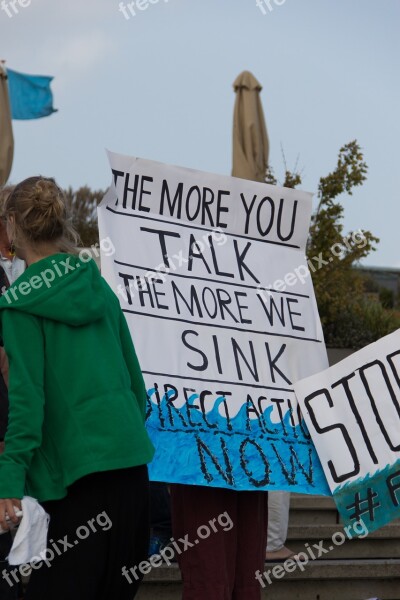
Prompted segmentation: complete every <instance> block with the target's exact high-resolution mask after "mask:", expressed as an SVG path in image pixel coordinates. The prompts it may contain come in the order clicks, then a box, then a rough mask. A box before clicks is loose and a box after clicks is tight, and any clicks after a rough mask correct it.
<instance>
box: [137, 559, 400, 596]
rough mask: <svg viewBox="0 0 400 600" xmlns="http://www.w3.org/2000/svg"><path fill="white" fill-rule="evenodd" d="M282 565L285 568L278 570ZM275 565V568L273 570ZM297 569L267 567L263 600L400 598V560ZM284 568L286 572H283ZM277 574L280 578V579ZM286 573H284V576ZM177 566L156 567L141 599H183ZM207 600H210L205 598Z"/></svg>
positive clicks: (340, 562)
mask: <svg viewBox="0 0 400 600" xmlns="http://www.w3.org/2000/svg"><path fill="white" fill-rule="evenodd" d="M276 567H281V570H279V569H276ZM274 568H275V571H273V569H274ZM303 569H304V570H301V569H299V568H298V569H296V570H295V571H294V572H291V573H289V572H285V571H284V570H283V567H282V565H275V566H274V565H268V564H266V566H265V573H266V575H267V578H268V579H269V581H270V583H269V582H268V579H265V580H264V582H263V583H264V585H265V588H263V596H262V597H263V599H265V600H267V599H268V600H270V599H271V598H273V599H274V600H339V599H340V600H366V599H367V598H372V597H377V598H379V599H380V600H400V560H399V559H396V560H356V561H352V562H351V563H349V561H346V560H335V561H326V560H315V561H312V562H310V563H308V565H306V566H304V567H303ZM282 570H283V573H282ZM274 573H275V575H278V577H280V578H279V579H277V578H276V577H275V576H274ZM282 575H283V576H282ZM181 594H182V585H181V577H180V572H179V569H178V567H177V565H171V566H170V567H166V566H165V567H159V568H158V569H153V570H152V571H151V572H150V573H149V575H147V576H146V577H145V579H144V582H143V584H142V586H141V588H140V590H139V593H138V595H137V596H136V599H137V600H180V599H181ZM204 600H207V599H204Z"/></svg>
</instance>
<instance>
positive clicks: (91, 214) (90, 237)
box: [65, 186, 105, 247]
mask: <svg viewBox="0 0 400 600" xmlns="http://www.w3.org/2000/svg"><path fill="white" fill-rule="evenodd" d="M104 194H105V192H104V191H103V190H97V191H92V190H91V189H90V188H89V187H87V186H84V187H81V188H79V189H78V190H76V191H73V190H72V188H71V187H69V188H68V189H67V190H65V196H66V200H67V207H68V209H69V212H70V214H71V215H72V222H73V224H74V226H75V228H76V230H77V231H78V233H79V236H80V238H81V242H82V246H84V247H89V246H92V245H95V244H98V243H99V230H98V225H97V205H98V204H99V203H100V201H101V200H102V199H103V196H104Z"/></svg>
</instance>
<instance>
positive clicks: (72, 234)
mask: <svg viewBox="0 0 400 600" xmlns="http://www.w3.org/2000/svg"><path fill="white" fill-rule="evenodd" d="M2 213H3V215H2V216H3V218H4V217H6V218H7V217H8V216H9V215H10V214H13V215H14V219H15V236H14V240H13V242H14V244H15V245H21V242H22V244H23V242H24V241H28V243H29V244H31V245H32V246H36V245H38V244H41V243H49V242H53V243H56V244H57V245H58V246H59V248H60V251H61V252H76V246H77V245H78V243H79V236H78V234H77V232H76V231H75V229H74V227H73V225H72V223H71V219H70V218H69V215H68V212H67V206H66V201H65V195H64V192H63V191H62V190H61V188H59V187H58V185H57V184H56V182H55V181H54V179H52V178H47V177H41V176H38V177H28V179H24V181H21V183H19V184H18V185H16V186H15V187H14V189H12V190H11V191H10V193H9V195H8V197H7V198H6V200H5V204H4V208H3V211H2Z"/></svg>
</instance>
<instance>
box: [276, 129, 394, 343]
mask: <svg viewBox="0 0 400 600" xmlns="http://www.w3.org/2000/svg"><path fill="white" fill-rule="evenodd" d="M366 174H367V165H366V163H365V162H364V157H363V154H362V151H361V148H360V146H359V144H358V143H357V141H356V140H354V141H352V142H350V143H348V144H346V145H345V146H343V147H342V148H341V149H340V151H339V156H338V160H337V164H336V167H335V169H334V170H333V171H332V172H331V173H329V174H328V175H327V176H326V177H321V179H320V181H319V185H318V207H317V210H316V211H315V213H314V214H313V215H312V218H311V226H310V235H309V239H308V244H307V255H308V259H309V264H311V265H315V264H318V261H317V258H318V257H320V258H323V259H324V263H323V267H322V268H319V269H315V270H313V269H311V271H312V278H313V283H314V290H315V295H316V299H317V304H318V310H319V314H320V318H321V323H322V327H323V329H324V334H325V341H326V343H327V344H328V345H338V346H345V347H349V346H350V347H355V348H357V347H361V346H363V345H366V344H368V343H371V342H372V341H375V340H376V339H379V338H380V337H382V336H383V335H386V334H387V333H390V331H393V330H394V329H395V328H396V327H398V322H397V319H395V318H394V317H393V315H391V314H388V313H387V311H385V310H384V309H383V308H382V307H381V306H380V305H377V306H376V305H375V306H372V303H371V302H370V301H368V299H367V298H366V296H365V293H364V278H363V276H362V274H361V273H359V272H358V271H357V270H356V269H355V268H354V267H355V266H356V265H357V263H358V262H359V261H360V260H361V259H362V258H365V257H366V256H368V254H369V253H370V252H372V251H374V250H375V244H377V243H378V242H379V240H378V238H376V237H375V236H374V235H372V233H371V232H370V231H361V230H359V231H358V232H350V233H348V234H347V235H344V234H343V223H342V220H343V215H344V208H343V206H342V204H340V203H339V202H337V198H338V196H340V195H342V194H344V193H347V194H348V195H350V196H351V195H352V193H353V190H354V188H355V187H357V186H361V185H362V184H363V183H364V181H365V179H366ZM266 181H267V183H275V184H276V179H275V176H274V173H273V171H272V169H269V170H268V171H267V175H266ZM300 183H301V174H300V173H298V172H296V171H294V172H290V171H289V170H288V169H287V167H286V164H285V181H284V183H283V185H284V186H285V187H292V188H293V187H297V186H298V185H300ZM313 259H314V262H313Z"/></svg>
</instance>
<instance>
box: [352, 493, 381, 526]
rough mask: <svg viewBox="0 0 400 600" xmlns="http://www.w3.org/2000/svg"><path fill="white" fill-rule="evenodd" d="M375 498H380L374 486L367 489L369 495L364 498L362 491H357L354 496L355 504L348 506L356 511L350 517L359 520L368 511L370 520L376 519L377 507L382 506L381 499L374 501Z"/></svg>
mask: <svg viewBox="0 0 400 600" xmlns="http://www.w3.org/2000/svg"><path fill="white" fill-rule="evenodd" d="M375 498H378V494H377V493H376V492H374V490H373V489H372V488H368V489H367V497H366V498H364V499H361V495H360V493H359V492H357V493H356V494H355V496H354V504H349V505H348V506H346V508H347V510H352V509H354V513H353V514H351V515H350V517H349V518H350V519H355V520H356V521H359V520H360V518H361V517H362V515H365V514H367V513H368V515H369V519H370V521H374V520H375V519H374V513H375V509H376V508H379V507H380V506H381V503H380V502H379V501H377V502H374V500H375ZM365 504H366V507H365Z"/></svg>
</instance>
